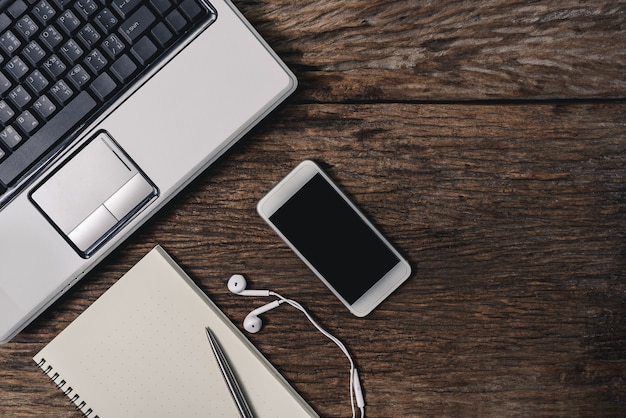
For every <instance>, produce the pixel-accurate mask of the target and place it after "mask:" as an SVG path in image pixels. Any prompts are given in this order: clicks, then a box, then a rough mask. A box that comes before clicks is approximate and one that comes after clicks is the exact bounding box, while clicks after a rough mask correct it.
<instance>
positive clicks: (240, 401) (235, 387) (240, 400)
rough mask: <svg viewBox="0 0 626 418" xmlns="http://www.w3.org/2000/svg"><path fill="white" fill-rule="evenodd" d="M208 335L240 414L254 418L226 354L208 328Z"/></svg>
mask: <svg viewBox="0 0 626 418" xmlns="http://www.w3.org/2000/svg"><path fill="white" fill-rule="evenodd" d="M206 335H207V338H208V339H209V343H211V348H212V349H213V354H215V358H216V359H217V364H219V366H220V370H221V371H222V375H223V376H224V380H226V384H227V385H228V389H229V390H230V393H231V395H233V399H234V400H235V403H236V404H237V408H238V409H239V413H240V414H241V416H242V417H243V418H253V417H254V416H253V415H252V412H250V407H249V406H248V403H247V402H246V398H245V397H244V396H243V392H242V391H241V388H240V387H239V383H237V378H236V377H235V375H234V374H233V371H232V369H231V368H230V365H229V364H228V360H226V356H224V352H222V349H221V347H220V345H219V344H218V342H217V339H216V338H215V335H213V332H212V331H211V329H210V328H209V327H206Z"/></svg>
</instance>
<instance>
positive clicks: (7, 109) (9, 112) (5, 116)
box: [0, 100, 15, 124]
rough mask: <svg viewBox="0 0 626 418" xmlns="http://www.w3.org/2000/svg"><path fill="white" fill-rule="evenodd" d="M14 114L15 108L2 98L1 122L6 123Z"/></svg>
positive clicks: (0, 107)
mask: <svg viewBox="0 0 626 418" xmlns="http://www.w3.org/2000/svg"><path fill="white" fill-rule="evenodd" d="M13 116H15V111H14V110H13V108H12V107H11V106H10V105H9V104H8V103H7V102H6V101H5V100H0V122H2V123H3V124H6V123H7V122H9V121H10V120H11V119H13Z"/></svg>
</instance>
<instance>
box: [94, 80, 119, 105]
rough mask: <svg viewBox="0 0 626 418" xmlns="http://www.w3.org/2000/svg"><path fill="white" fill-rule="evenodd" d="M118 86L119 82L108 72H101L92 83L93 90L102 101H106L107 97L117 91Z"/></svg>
mask: <svg viewBox="0 0 626 418" xmlns="http://www.w3.org/2000/svg"><path fill="white" fill-rule="evenodd" d="M116 87H117V83H116V82H115V80H113V79H112V78H111V76H110V75H109V74H107V73H102V74H100V75H99V76H98V77H97V78H96V79H95V80H94V81H93V83H91V91H92V92H93V93H94V94H95V95H96V96H97V97H98V99H100V100H101V101H105V100H106V99H108V98H109V96H111V94H112V93H113V92H114V91H115V88H116Z"/></svg>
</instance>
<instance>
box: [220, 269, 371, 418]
mask: <svg viewBox="0 0 626 418" xmlns="http://www.w3.org/2000/svg"><path fill="white" fill-rule="evenodd" d="M246 286H247V283H246V279H245V278H244V277H243V276H242V275H241V274H234V275H233V276H232V277H231V278H230V279H229V280H228V290H230V291H231V292H233V293H234V294H236V295H242V296H275V297H277V298H278V299H276V300H274V301H272V302H270V303H268V304H266V305H263V306H261V307H260V308H256V309H255V310H253V311H252V312H250V313H249V314H248V315H247V316H246V318H245V319H244V320H243V328H244V329H245V330H246V331H248V332H250V333H253V334H254V333H257V332H259V331H260V330H261V327H262V326H263V321H262V320H261V318H259V315H261V314H263V313H265V312H267V311H269V310H272V309H274V308H276V307H278V306H280V304H281V303H287V304H289V305H291V306H293V307H294V308H296V309H297V310H299V311H300V312H302V313H303V314H304V315H305V316H306V317H307V319H308V320H309V321H310V322H311V323H312V324H313V325H314V326H315V328H317V329H318V330H319V331H320V332H321V333H322V334H324V335H325V336H326V337H327V338H328V339H330V340H331V341H332V342H334V343H335V344H336V345H337V347H339V348H340V349H341V351H343V353H344V354H345V355H346V357H347V358H348V360H349V361H350V402H351V403H352V417H353V418H354V417H355V416H356V414H355V409H354V398H356V404H357V407H358V408H359V410H360V411H361V418H363V417H364V416H365V399H364V398H363V390H362V389H361V380H360V379H359V373H358V372H357V370H356V367H355V366H354V361H352V356H350V353H349V352H348V349H347V348H346V347H345V346H344V345H343V343H342V342H341V341H339V340H338V339H337V338H336V337H334V336H333V335H332V334H330V333H329V332H328V331H326V330H325V329H324V328H322V327H321V326H320V325H319V324H318V323H317V322H316V321H315V320H314V319H313V317H312V316H311V315H310V314H309V313H308V312H307V310H306V309H304V307H303V306H302V305H300V304H299V303H298V302H296V301H295V300H293V299H287V298H285V297H283V296H281V295H279V294H278V293H276V292H272V291H271V290H246Z"/></svg>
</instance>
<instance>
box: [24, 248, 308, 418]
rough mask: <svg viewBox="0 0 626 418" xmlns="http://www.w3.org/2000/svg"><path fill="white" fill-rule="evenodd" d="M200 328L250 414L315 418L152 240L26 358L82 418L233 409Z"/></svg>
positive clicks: (218, 413)
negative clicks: (221, 356) (215, 346)
mask: <svg viewBox="0 0 626 418" xmlns="http://www.w3.org/2000/svg"><path fill="white" fill-rule="evenodd" d="M207 326H209V327H211V330H212V331H213V333H214V335H215V337H216V338H217V340H218V341H219V344H220V345H221V347H222V349H223V351H224V352H225V355H226V356H227V358H228V361H229V363H230V365H231V367H232V369H233V371H234V373H235V375H236V377H237V379H238V381H239V384H240V386H241V388H242V390H243V392H244V395H245V396H246V398H247V400H248V403H249V405H250V408H251V409H252V412H253V414H254V416H255V417H289V418H292V417H317V414H316V413H315V412H314V411H313V409H312V408H311V407H310V406H309V405H308V404H307V403H306V402H305V401H304V400H303V399H302V398H301V397H300V395H299V394H298V393H297V392H296V391H295V390H294V389H293V388H292V387H291V386H290V385H289V384H288V383H287V381H286V380H285V379H284V378H283V377H282V376H281V375H280V374H279V373H278V371H277V370H276V369H275V368H274V367H273V366H272V365H271V364H270V363H269V362H268V361H267V360H266V359H265V358H264V357H263V355H262V354H261V353H260V352H259V351H258V350H257V349H256V348H255V347H254V346H253V345H252V344H251V343H250V342H249V341H248V340H247V339H246V337H245V336H244V335H243V334H242V333H241V332H240V331H239V330H238V329H237V327H235V325H234V324H233V323H232V322H230V320H229V319H228V318H227V317H226V316H225V315H224V314H223V313H222V312H221V311H220V310H219V308H218V307H217V306H216V305H215V304H214V303H213V302H212V301H211V300H210V299H209V298H208V297H207V296H206V294H204V293H203V292H202V291H201V290H200V289H199V288H198V287H197V286H196V285H195V284H194V283H193V281H192V280H191V279H190V278H189V276H187V275H186V274H185V273H184V271H183V270H182V269H181V268H180V267H179V266H178V265H177V264H176V263H175V262H174V261H173V260H172V259H171V258H170V257H169V255H168V254H167V253H166V252H165V251H164V250H163V249H162V248H161V247H159V246H157V247H155V248H154V249H153V250H152V251H150V252H149V253H148V254H147V255H146V256H145V257H144V258H143V259H142V260H141V261H139V262H138V263H137V264H136V265H135V266H134V267H133V268H132V269H131V270H129V271H128V272H127V273H126V274H125V275H124V276H123V277H122V278H121V279H120V280H118V281H117V282H116V283H115V284H114V285H113V286H112V287H111V288H110V289H109V290H107V291H106V292H105V293H104V294H103V295H102V296H101V297H100V298H98V300H96V301H95V302H94V303H93V304H92V305H91V306H90V307H89V308H87V309H86V310H85V311H84V312H83V313H82V314H81V315H80V316H79V317H78V318H76V320H74V321H73V322H72V323H71V324H70V325H68V326H67V328H66V329H65V330H63V331H62V332H61V333H60V334H59V335H58V336H57V337H55V338H54V339H53V340H52V341H51V342H50V343H49V344H48V345H46V346H45V347H44V348H43V349H42V350H41V351H40V352H39V353H37V355H35V357H34V358H33V359H34V360H35V362H36V363H37V365H38V366H39V367H40V368H41V369H42V370H43V371H44V373H46V374H47V375H48V376H49V377H50V378H51V379H52V380H53V381H54V382H55V383H56V384H57V386H58V387H59V388H60V389H61V390H62V391H63V392H64V393H65V394H66V395H67V396H68V397H69V398H70V399H71V400H72V402H74V403H75V404H76V406H77V407H78V409H79V410H80V411H82V412H83V413H84V414H85V415H86V416H88V417H92V418H93V417H99V418H106V417H116V418H119V417H173V416H179V417H200V416H202V417H209V416H211V417H238V416H239V412H238V410H237V409H236V407H235V403H234V400H233V398H232V396H231V394H230V392H229V390H228V387H227V386H226V383H225V381H224V378H223V376H222V374H221V372H220V370H219V366H218V364H217V361H216V359H215V356H214V355H213V353H212V351H211V345H210V344H209V342H208V340H207V335H206V330H205V328H206V327H207Z"/></svg>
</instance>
